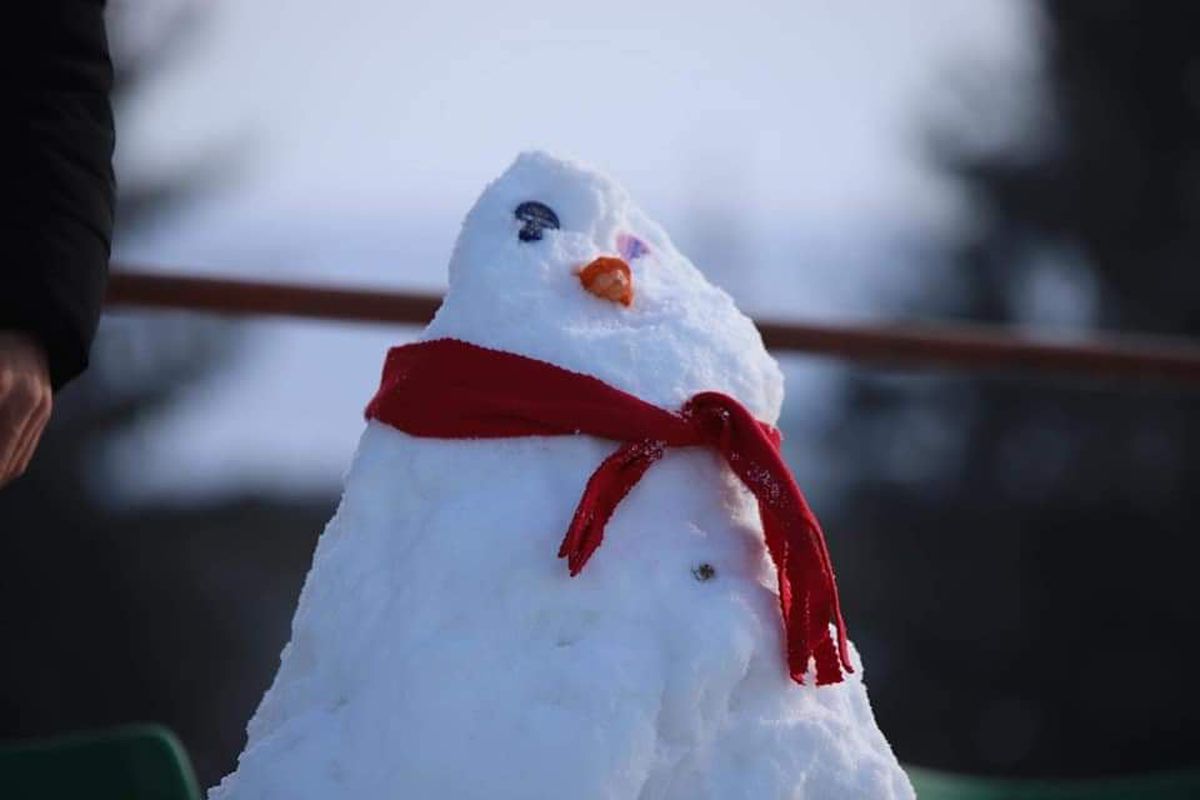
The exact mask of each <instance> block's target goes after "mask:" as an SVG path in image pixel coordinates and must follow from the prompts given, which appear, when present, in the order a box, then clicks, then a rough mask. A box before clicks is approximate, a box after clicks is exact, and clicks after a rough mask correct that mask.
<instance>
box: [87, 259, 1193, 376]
mask: <svg viewBox="0 0 1200 800" xmlns="http://www.w3.org/2000/svg"><path fill="white" fill-rule="evenodd" d="M440 303H441V298H440V297H438V296H437V295H434V294H420V293H408V292H396V291H385V290H378V291H372V290H367V289H339V288H331V287H324V286H315V285H304V284H295V283H274V282H271V283H268V282H263V281H244V280H233V279H225V278H200V277H189V276H179V275H166V274H161V273H148V272H138V271H133V270H128V269H119V268H118V269H115V270H114V271H113V274H112V275H111V277H110V279H109V287H108V298H107V304H108V305H109V306H112V307H116V306H139V307H144V308H173V309H183V310H190V311H208V312H213V313H219V314H255V315H276V316H291V317H309V318H316V319H330V320H344V321H355V322H376V323H379V322H385V323H402V324H413V325H422V324H424V323H426V322H428V321H429V319H430V318H431V317H432V316H433V313H434V312H435V311H436V310H437V307H438V305H439V304H440ZM758 328H759V330H760V331H762V335H763V340H764V341H765V342H766V344H767V347H769V348H772V349H776V350H793V351H799V352H804V353H811V354H816V355H824V356H831V357H835V358H843V359H848V360H853V361H863V362H869V363H874V364H879V365H891V366H907V367H914V366H927V367H928V366H936V367H942V368H956V369H1013V370H1032V371H1038V372H1057V373H1067V374H1076V375H1087V376H1091V377H1095V378H1105V379H1127V380H1151V381H1164V380H1165V381H1172V382H1178V383H1186V384H1191V385H1194V386H1200V343H1197V342H1194V341H1191V340H1186V339H1168V338H1150V337H1133V336H1124V335H1121V336H1115V335H1108V336H1103V337H1098V338H1093V339H1089V340H1086V341H1082V342H1077V343H1076V342H1057V341H1047V340H1045V339H1035V338H1032V337H1029V336H1028V335H1026V334H1024V333H1022V332H1018V331H1015V330H1013V329H1011V328H1004V327H999V326H982V325H951V324H937V325H933V324H916V323H903V324H888V325H825V324H811V323H807V324H805V323H784V322H774V321H765V320H759V321H758Z"/></svg>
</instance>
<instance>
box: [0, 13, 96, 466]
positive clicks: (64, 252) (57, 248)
mask: <svg viewBox="0 0 1200 800" xmlns="http://www.w3.org/2000/svg"><path fill="white" fill-rule="evenodd" d="M18 9H19V10H18ZM10 12H12V13H10ZM3 24H4V27H6V28H7V29H8V30H7V33H6V35H5V36H4V37H3V38H4V41H3V42H0V44H3V45H4V49H5V50H6V51H7V53H8V56H9V58H6V59H5V61H11V63H6V64H4V65H3V66H4V68H5V71H6V73H7V77H6V79H5V80H4V84H5V85H6V87H7V88H8V91H7V92H6V93H5V94H6V97H5V100H4V103H5V104H6V106H7V109H6V111H7V113H6V117H7V119H6V120H5V121H4V123H3V125H0V191H2V192H3V195H4V197H5V198H6V203H5V205H6V206H7V207H8V208H7V210H5V211H4V213H2V214H0V483H3V482H4V481H6V480H7V479H9V478H11V477H12V476H13V475H14V474H18V473H19V472H20V471H22V470H23V469H24V466H25V463H27V462H28V455H31V454H32V450H33V445H34V444H36V441H37V437H38V435H40V433H41V426H42V425H44V419H42V417H44V416H46V415H47V414H43V413H42V407H43V406H44V405H45V403H44V401H43V400H42V398H43V396H44V395H46V390H48V389H50V388H53V389H57V388H58V387H60V386H62V385H63V384H64V383H66V382H67V381H68V380H70V379H71V378H73V377H74V376H76V375H78V374H79V373H80V372H82V371H83V369H84V368H85V367H86V366H87V360H88V350H89V349H90V347H91V342H92V337H93V336H94V335H95V331H96V325H97V322H98V321H99V317H100V303H101V300H102V298H103V294H104V284H105V279H106V277H107V270H108V266H107V265H108V256H109V248H110V244H111V239H112V223H113V202H114V199H113V195H114V182H113V171H112V151H113V140H114V135H113V120H112V111H111V107H110V104H109V91H110V89H111V86H112V64H111V62H110V61H109V56H108V43H107V38H106V35H105V30H104V3H103V2H102V0H37V2H34V3H22V4H18V6H17V7H16V8H14V9H6V12H5V19H4V23H3ZM30 382H32V383H34V384H36V386H35V387H34V389H33V390H31V389H30V388H29V384H30ZM46 396H48V395H46ZM47 413H48V411H47ZM39 420H41V424H40V425H39V424H38V421H39ZM31 426H34V427H36V430H35V431H32V432H31ZM31 437H32V442H30V438H31ZM22 458H24V463H22Z"/></svg>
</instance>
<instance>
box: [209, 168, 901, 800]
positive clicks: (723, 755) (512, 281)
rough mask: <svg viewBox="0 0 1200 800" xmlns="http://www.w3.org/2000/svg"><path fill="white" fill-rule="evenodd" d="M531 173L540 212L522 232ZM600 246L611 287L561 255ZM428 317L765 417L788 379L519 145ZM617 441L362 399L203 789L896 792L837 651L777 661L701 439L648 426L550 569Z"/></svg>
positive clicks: (659, 244)
mask: <svg viewBox="0 0 1200 800" xmlns="http://www.w3.org/2000/svg"><path fill="white" fill-rule="evenodd" d="M527 200H535V201H538V202H541V203H544V204H546V205H548V206H549V207H550V208H552V209H553V210H554V211H555V212H556V214H557V216H558V218H559V220H560V221H561V230H547V231H545V233H544V235H543V237H542V239H541V240H537V241H525V242H523V241H520V239H519V238H518V232H519V230H520V228H521V223H520V222H519V221H518V220H516V219H515V218H514V216H513V209H514V208H515V207H516V206H517V205H518V204H520V203H521V202H524V201H527ZM631 238H632V239H636V240H637V241H638V242H640V245H637V244H633V243H632V241H631ZM618 253H624V254H626V256H628V257H629V263H630V267H631V269H632V275H633V285H634V291H635V299H634V302H633V304H632V305H631V306H630V307H628V308H626V307H624V306H621V305H619V304H617V303H614V302H611V301H607V300H603V299H600V298H598V297H595V296H593V295H591V294H589V293H587V292H586V291H584V290H583V288H582V286H581V284H580V282H579V280H578V278H577V277H576V276H575V274H574V272H573V270H576V269H578V268H579V267H580V266H581V265H583V264H586V263H588V262H590V261H591V260H592V259H593V258H595V257H597V256H599V255H612V256H615V255H617V254H618ZM635 256H636V257H635ZM424 336H425V338H437V337H445V336H453V337H456V338H460V339H464V340H467V341H471V342H475V343H477V344H481V345H485V346H488V347H493V348H498V349H503V350H508V351H512V352H516V353H521V354H524V355H528V356H533V357H536V358H540V359H543V360H546V361H550V362H553V363H555V364H558V365H560V366H563V367H566V368H568V369H572V370H576V371H579V372H585V373H588V374H591V375H595V376H596V377H599V378H601V379H602V380H605V381H607V382H609V383H611V384H613V385H615V386H617V387H619V388H621V389H624V390H626V391H628V392H631V393H633V394H636V395H638V396H640V397H642V398H643V399H645V400H648V401H650V402H653V403H656V404H658V405H661V406H663V407H666V408H670V409H677V408H678V407H679V406H680V405H681V404H682V403H683V402H684V401H685V400H686V399H687V398H688V397H690V396H691V395H692V394H695V393H696V392H698V391H701V390H709V389H715V390H719V391H723V392H727V393H729V394H732V395H734V396H735V397H737V398H738V399H739V400H741V401H742V402H743V403H744V404H745V405H746V406H747V407H748V408H750V409H751V410H752V411H753V412H754V413H755V414H756V415H758V416H759V417H761V418H762V419H765V420H767V421H771V422H774V421H775V420H776V419H777V417H778V413H779V408H780V404H781V402H782V397H783V381H782V377H781V374H780V372H779V369H778V367H777V366H776V364H775V362H774V361H773V359H771V357H770V356H769V355H768V354H767V352H766V351H765V349H764V348H763V346H762V341H761V339H760V337H759V335H758V333H757V331H756V330H755V329H754V326H753V324H752V323H751V322H750V321H749V320H748V319H747V318H746V317H745V316H743V315H742V314H741V313H740V312H738V311H737V309H736V308H735V307H734V305H733V302H732V301H731V300H730V298H729V297H728V295H726V294H725V293H724V292H722V291H720V290H719V289H716V288H714V287H713V286H711V285H710V284H708V283H707V282H706V281H705V280H704V278H703V277H702V276H701V274H700V273H699V272H698V271H697V270H696V269H695V267H693V266H692V265H691V263H690V262H688V261H687V259H685V258H684V257H683V256H682V255H681V254H680V253H679V252H678V251H677V250H676V249H675V248H674V246H673V245H672V244H671V242H670V240H669V239H668V238H667V236H666V234H665V233H664V232H663V231H662V230H661V229H660V228H659V227H658V226H657V225H655V224H654V223H653V222H651V221H650V220H648V219H647V218H646V217H645V216H644V215H643V214H642V213H641V212H640V211H639V210H638V209H637V208H636V207H635V206H633V205H632V204H631V202H630V200H629V198H628V196H627V195H626V193H625V192H624V191H623V190H621V189H620V188H619V187H617V186H616V185H614V184H613V183H612V182H611V181H610V180H608V179H607V178H605V177H603V176H601V175H599V174H597V173H595V172H593V171H591V170H589V169H586V168H584V167H582V166H579V165H577V164H573V163H566V162H563V161H559V160H556V159H554V158H551V157H549V156H546V155H543V154H539V153H531V154H525V155H522V156H520V157H519V158H518V159H517V161H516V162H515V163H514V164H513V166H512V167H510V169H509V170H508V171H507V172H506V173H505V174H504V175H503V176H502V177H501V178H500V179H499V180H497V181H496V182H494V183H493V184H491V185H490V186H489V187H488V188H487V190H486V191H485V192H484V193H483V195H482V196H481V198H480V199H479V201H478V202H477V204H476V205H475V207H474V209H473V210H472V211H471V212H470V214H469V215H468V217H467V220H466V223H465V224H464V226H463V230H462V233H461V235H460V238H459V241H458V244H457V245H456V247H455V251H454V255H453V258H452V261H451V264H450V290H449V292H448V294H447V297H446V300H445V303H444V305H443V307H442V309H441V311H439V313H438V315H437V318H436V319H435V320H434V321H433V323H432V324H431V325H430V326H429V328H428V330H427V331H426V333H425V334H424ZM614 447H615V445H614V443H613V442H609V441H603V440H599V439H594V438H592V437H587V436H575V437H557V438H546V437H530V438H519V439H503V440H486V441H483V440H437V439H420V438H414V437H410V436H408V435H406V434H403V433H401V432H399V431H396V430H394V429H392V428H389V427H387V426H386V425H382V424H380V423H378V422H371V423H369V424H368V425H367V429H366V431H365V433H364V434H363V437H362V440H361V442H360V444H359V449H358V452H357V454H356V456H355V459H354V463H353V465H352V466H351V469H350V472H349V474H348V476H347V479H346V487H345V494H344V496H343V498H342V502H341V506H340V507H339V509H338V511H337V514H336V515H335V516H334V518H333V520H332V521H331V522H330V524H329V527H328V528H327V529H326V531H325V533H324V535H323V536H322V537H321V539H320V542H319V544H318V546H317V551H316V554H315V556H314V558H313V566H312V569H311V571H310V573H309V575H308V578H307V581H306V583H305V586H304V590H303V592H302V594H301V597H300V603H299V608H298V609H297V611H296V616H295V619H294V621H293V625H292V639H291V642H290V643H289V644H288V645H287V647H286V648H285V649H284V652H283V655H282V658H281V662H282V663H281V665H280V669H279V673H278V675H277V676H276V678H275V682H274V685H273V686H272V687H271V688H270V690H269V691H268V692H267V694H266V696H265V697H264V698H263V701H262V704H261V705H260V707H259V709H258V711H257V713H256V714H255V715H254V718H253V719H252V720H251V721H250V724H249V728H248V733H249V741H248V743H247V746H246V749H245V751H244V752H243V753H242V755H241V757H240V759H239V763H238V768H237V770H236V771H235V772H234V773H233V774H231V775H230V776H228V777H227V778H226V779H225V780H224V781H223V782H222V783H221V784H220V786H218V787H216V788H214V789H213V790H212V792H211V793H210V795H209V796H210V799H211V800H267V799H268V798H288V799H289V800H309V799H310V798H311V799H312V800H317V798H321V799H322V800H330V799H332V798H454V799H456V800H457V799H460V798H461V799H462V800H471V799H473V798H497V799H499V800H507V799H508V798H512V799H514V800H516V799H517V798H522V799H524V798H530V799H532V800H540V799H542V798H545V799H547V800H550V799H553V798H582V799H584V800H590V799H592V798H597V799H599V798H611V799H612V800H623V799H626V798H628V799H629V800H632V799H633V798H639V799H641V800H650V799H651V798H664V799H665V798H678V799H679V800H704V799H705V798H711V799H712V800H735V799H740V798H747V799H750V798H753V799H754V800H765V799H770V798H792V799H793V800H796V799H799V798H817V799H820V798H910V797H912V796H913V791H912V788H911V787H910V785H909V782H908V780H907V778H906V776H905V775H904V773H903V771H902V770H901V769H900V766H899V765H898V763H897V761H896V759H895V757H894V756H893V754H892V752H891V749H890V747H889V746H888V743H887V741H886V740H885V739H884V737H883V735H882V734H881V733H880V731H879V729H878V728H877V726H876V725H875V721H874V718H873V716H872V713H871V708H870V704H869V702H868V700H867V694H866V688H865V687H864V685H863V683H862V668H861V664H859V663H858V661H857V656H855V659H856V661H855V665H856V672H855V673H853V674H851V675H848V676H847V678H846V680H845V681H844V682H843V683H840V684H836V685H833V686H823V687H815V686H813V685H812V681H809V683H808V684H807V685H805V686H799V685H797V684H795V683H793V682H792V681H791V680H790V679H789V678H788V674H787V670H786V664H785V660H784V657H783V645H782V642H781V637H782V631H781V622H780V616H779V606H778V599H777V597H776V596H775V577H774V571H773V569H772V567H771V565H770V563H769V561H768V559H767V556H766V553H765V549H764V546H763V541H762V527H761V524H760V522H759V520H758V513H757V506H756V505H755V502H754V498H753V497H752V496H751V495H750V494H749V492H747V491H746V490H745V488H744V487H742V486H741V485H740V484H739V483H738V481H737V479H736V478H735V477H734V476H733V475H732V473H731V472H730V471H729V470H728V468H727V467H725V466H724V465H723V464H722V463H721V462H720V460H719V458H718V457H717V456H716V455H715V454H714V453H711V452H709V451H706V450H701V449H698V448H682V449H677V450H672V451H668V453H667V455H666V456H665V457H664V458H663V460H662V461H661V462H659V463H658V464H656V465H655V466H654V467H653V468H651V469H650V471H649V472H648V473H647V474H646V476H645V478H644V479H643V480H642V481H641V482H640V483H639V484H638V485H637V486H635V487H634V489H633V490H632V492H631V493H630V494H629V496H628V497H627V498H626V499H625V501H624V502H623V503H622V504H621V505H620V506H619V507H618V509H617V511H616V513H615V515H614V516H613V518H612V520H611V521H610V522H609V525H608V528H607V533H606V536H605V542H604V545H603V546H602V547H601V548H600V549H599V550H598V551H597V553H596V554H595V555H594V556H593V557H592V559H591V561H590V562H589V563H588V565H587V567H586V569H585V570H584V571H583V573H582V574H581V575H579V576H578V577H576V578H570V577H568V574H567V568H566V564H565V563H564V562H563V561H560V560H559V559H558V558H557V557H556V553H557V550H558V546H559V543H560V541H561V539H562V536H563V534H564V532H565V531H566V528H567V525H568V523H569V521H570V519H571V514H572V512H573V510H574V507H575V504H576V502H577V501H578V500H579V496H580V493H581V491H582V489H583V486H584V484H585V483H586V481H587V478H588V476H589V475H590V474H591V472H592V471H593V470H594V469H595V468H596V467H597V466H598V465H599V463H600V462H601V460H603V459H604V457H605V456H607V455H608V454H609V453H611V452H612V450H613V449H614ZM851 591H852V587H851Z"/></svg>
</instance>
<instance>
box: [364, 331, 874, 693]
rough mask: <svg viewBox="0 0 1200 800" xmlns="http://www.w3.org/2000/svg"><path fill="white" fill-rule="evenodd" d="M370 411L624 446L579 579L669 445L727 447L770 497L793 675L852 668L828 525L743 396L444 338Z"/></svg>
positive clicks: (580, 512) (448, 425) (589, 494)
mask: <svg viewBox="0 0 1200 800" xmlns="http://www.w3.org/2000/svg"><path fill="white" fill-rule="evenodd" d="M366 415H367V418H368V419H377V420H379V421H380V422H383V423H386V424H388V425H390V426H392V427H394V428H398V429H399V430H402V431H404V432H405V433H408V434H411V435H413V436H428V437H435V438H445V439H461V438H505V437H510V436H573V435H578V434H587V435H589V436H596V437H599V438H602V439H612V440H614V441H617V442H621V443H622V444H621V446H620V447H618V448H617V450H616V452H614V453H613V454H612V455H610V456H609V457H608V458H606V459H605V460H604V461H603V462H601V464H600V466H599V467H598V468H597V469H596V471H595V472H594V473H592V477H591V478H590V479H589V480H588V482H587V487H586V488H585V489H584V490H583V497H582V498H581V499H580V501H579V506H578V507H577V508H576V510H575V516H574V518H573V519H572V520H571V525H570V527H569V528H568V529H567V535H566V538H565V539H564V540H563V543H562V547H561V548H560V549H559V551H558V555H559V557H560V558H566V559H567V563H568V565H569V567H570V571H571V575H577V574H579V571H580V570H582V569H583V567H584V565H585V564H586V563H587V561H588V558H590V557H591V555H592V553H594V552H595V551H596V548H597V547H599V546H600V542H601V541H602V540H603V538H604V525H605V523H607V522H608V519H609V517H611V516H612V514H613V511H614V510H616V507H617V505H618V504H619V503H620V502H621V500H622V498H624V497H625V495H626V494H628V493H629V490H630V489H632V488H633V486H634V484H636V483H637V482H638V480H639V479H640V478H641V477H642V475H643V474H644V473H645V472H646V470H647V469H649V467H650V465H651V464H653V463H654V462H655V461H657V460H658V459H660V458H662V455H663V450H664V448H666V447H695V446H700V447H711V448H713V449H715V450H716V451H717V452H718V453H720V454H721V456H722V457H723V458H724V459H725V461H726V463H727V464H729V467H730V469H732V470H733V472H734V473H735V474H736V475H737V476H738V478H740V479H741V481H742V483H744V484H745V485H746V487H747V488H748V489H749V490H750V491H751V492H753V493H754V496H755V497H756V498H757V500H758V508H759V514H760V515H761V517H762V523H763V530H764V533H765V538H766V544H767V550H768V552H769V553H770V554H771V559H772V560H773V561H774V562H775V568H776V570H777V571H778V575H779V602H780V607H781V609H782V611H783V622H784V628H785V631H786V634H787V637H786V638H787V661H788V669H789V671H790V673H791V676H792V679H793V680H795V681H796V682H797V683H803V682H804V681H803V678H804V673H805V671H806V670H807V669H808V665H809V661H810V659H811V660H814V661H815V662H816V671H817V684H818V685H822V684H828V683H837V682H839V681H841V680H842V670H843V669H845V670H846V671H852V667H851V665H850V658H849V650H848V647H847V644H846V626H845V623H844V622H842V613H841V609H840V606H839V603H838V594H837V584H836V583H835V582H834V577H833V567H832V566H831V565H830V563H829V552H828V550H827V549H826V547H825V537H824V535H823V534H822V533H821V526H820V525H819V524H818V523H817V519H816V517H815V516H813V513H812V510H811V509H810V508H809V507H808V503H806V502H805V500H804V496H803V495H802V494H801V493H800V488H799V487H798V486H797V485H796V481H795V479H793V478H792V474H791V472H790V471H789V470H788V468H787V465H786V464H785V463H784V461H783V459H782V457H781V456H780V454H779V442H780V437H779V432H778V431H777V430H776V429H775V428H773V427H772V426H770V425H767V424H766V423H764V422H759V421H758V420H756V419H755V418H754V417H753V416H752V415H751V414H750V412H749V411H747V410H746V408H745V407H744V406H743V405H742V404H741V403H739V402H738V401H737V400H735V399H733V398H732V397H729V396H728V395H724V394H721V393H719V392H702V393H700V394H698V395H696V396H695V397H693V398H692V399H691V400H689V401H688V402H687V403H685V404H684V406H683V408H682V409H680V411H679V412H678V413H672V412H670V411H666V410H664V409H662V408H659V407H658V406H655V405H651V404H650V403H647V402H645V401H643V400H639V399H638V398H636V397H634V396H633V395H631V394H627V393H626V392H622V391H621V390H619V389H615V388H613V387H612V386H609V385H608V384H606V383H604V382H603V381H600V380H598V379H596V378H593V377H590V376H588V375H581V374H579V373H577V372H570V371H569V370H565V369H563V368H561V367H556V366H554V365H553V364H548V363H546V362H544V361H537V360H535V359H532V358H526V357H525V356H519V355H516V354H514V353H506V352H502V351H499V350H489V349H487V348H484V347H479V346H477V345H473V344H468V343H467V342H462V341H458V340H457V339H437V340H434V341H431V342H420V343H417V344H410V345H405V346H403V347H394V348H392V350H391V351H390V352H389V353H388V356H387V362H386V363H385V364H384V367H383V381H382V383H381V385H380V387H379V391H378V392H377V393H376V395H375V397H374V398H373V399H372V400H371V403H370V405H368V406H367V411H366ZM831 622H832V623H833V624H834V625H835V626H836V630H837V641H836V643H835V642H834V640H833V638H832V637H831V636H830V633H829V624H830V623H831Z"/></svg>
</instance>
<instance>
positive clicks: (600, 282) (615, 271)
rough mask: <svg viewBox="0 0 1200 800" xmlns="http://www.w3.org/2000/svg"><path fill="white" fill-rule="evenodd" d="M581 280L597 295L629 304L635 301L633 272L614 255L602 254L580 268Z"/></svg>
mask: <svg viewBox="0 0 1200 800" xmlns="http://www.w3.org/2000/svg"><path fill="white" fill-rule="evenodd" d="M579 282H580V283H582V284H583V288H585V289H587V290H588V291H589V292H591V293H592V294H594V295H596V297H601V298H603V299H605V300H612V301H613V302H614V303H620V304H621V305H623V306H627V305H629V304H631V303H632V302H633V273H632V272H630V270H629V265H628V264H626V263H625V262H624V261H622V260H621V259H619V258H615V257H613V256H600V257H599V258H597V259H596V260H595V261H593V262H592V263H590V264H588V265H587V266H586V267H584V268H583V269H581V270H579Z"/></svg>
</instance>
